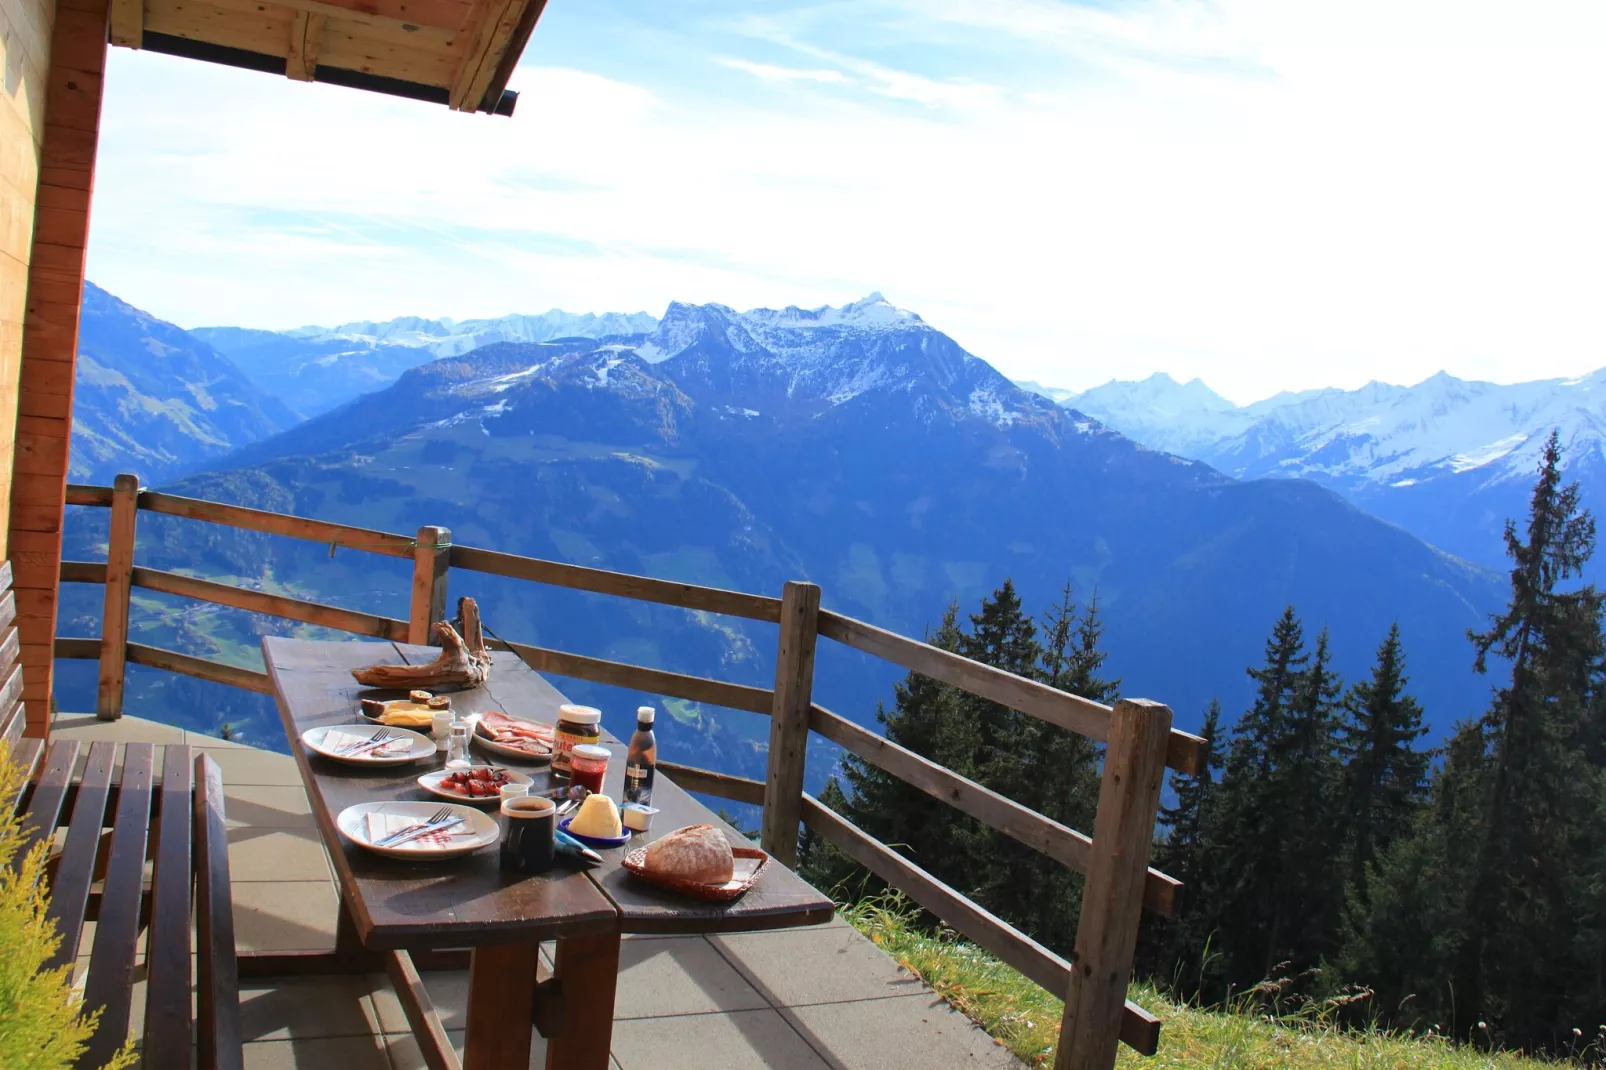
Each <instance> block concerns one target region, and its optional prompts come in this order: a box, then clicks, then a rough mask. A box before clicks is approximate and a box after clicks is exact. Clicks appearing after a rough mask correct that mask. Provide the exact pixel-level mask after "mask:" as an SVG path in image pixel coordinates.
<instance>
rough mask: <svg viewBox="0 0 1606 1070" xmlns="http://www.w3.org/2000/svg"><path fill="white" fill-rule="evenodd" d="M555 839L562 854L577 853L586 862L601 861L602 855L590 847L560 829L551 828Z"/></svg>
mask: <svg viewBox="0 0 1606 1070" xmlns="http://www.w3.org/2000/svg"><path fill="white" fill-rule="evenodd" d="M552 831H553V833H554V835H555V837H556V839H557V848H558V850H560V851H562V852H563V853H564V854H570V855H577V856H579V857H580V858H583V859H585V860H586V861H587V862H601V861H602V856H601V855H599V854H597V852H595V851H593V850H592V849H591V848H589V847H587V846H586V845H585V844H583V843H581V842H580V841H579V840H577V839H575V838H574V837H573V836H571V835H569V834H568V833H567V832H564V831H563V830H562V829H553V830H552Z"/></svg>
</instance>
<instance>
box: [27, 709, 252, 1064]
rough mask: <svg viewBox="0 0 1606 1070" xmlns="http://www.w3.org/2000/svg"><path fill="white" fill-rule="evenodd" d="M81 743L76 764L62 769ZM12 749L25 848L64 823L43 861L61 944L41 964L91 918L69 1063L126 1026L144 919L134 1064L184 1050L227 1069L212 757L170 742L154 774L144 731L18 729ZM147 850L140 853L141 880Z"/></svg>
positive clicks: (178, 1059)
mask: <svg viewBox="0 0 1606 1070" xmlns="http://www.w3.org/2000/svg"><path fill="white" fill-rule="evenodd" d="M119 752H120V753H119ZM80 756H82V763H81V767H82V768H81V773H78V775H76V776H75V770H76V769H77V767H79V765H80ZM16 757H17V758H18V759H19V760H21V761H22V762H24V763H25V764H28V765H35V766H36V767H37V770H38V771H37V774H36V776H35V777H34V778H33V780H32V781H31V783H30V784H29V785H28V787H27V788H26V789H25V791H24V795H23V798H22V799H20V800H16V803H17V805H19V807H20V812H21V814H22V817H23V831H24V835H25V838H26V839H25V843H26V847H25V849H27V848H31V847H32V845H33V844H34V843H37V842H38V841H39V840H41V839H43V838H46V837H50V836H53V835H54V833H55V830H56V829H57V828H65V829H66V830H67V832H66V837H65V840H64V842H63V843H62V845H61V848H60V851H59V853H56V854H55V855H54V856H53V857H52V859H51V863H50V873H51V886H50V905H49V908H48V916H49V917H50V919H51V920H52V921H53V922H55V925H56V931H57V932H58V933H60V934H61V946H60V947H59V948H57V950H56V955H55V957H54V959H53V960H52V961H51V962H50V963H49V965H50V966H61V965H65V964H67V963H71V962H73V961H74V959H75V957H76V956H77V953H78V947H79V941H80V937H81V936H82V934H83V927H84V923H85V922H86V921H93V922H95V935H94V941H93V944H92V945H91V948H90V953H89V969H88V973H87V975H86V977H85V981H84V1005H85V1006H86V1007H89V1008H95V1007H100V1008H104V1009H103V1010H102V1012H101V1018H100V1024H99V1027H98V1028H97V1029H96V1032H95V1035H94V1037H93V1038H92V1039H91V1041H90V1043H89V1047H88V1050H87V1051H86V1052H85V1053H84V1055H83V1057H82V1058H81V1059H80V1060H79V1066H82V1067H100V1066H101V1065H103V1064H104V1063H105V1062H106V1060H107V1059H108V1058H109V1057H110V1056H111V1055H112V1054H113V1053H114V1052H116V1051H117V1049H118V1048H119V1047H121V1045H122V1044H123V1041H124V1039H125V1038H126V1037H127V1036H128V1035H129V1032H130V1016H131V1010H132V1002H133V1000H132V997H133V990H134V984H135V982H136V981H138V980H139V979H140V976H141V972H142V971H141V970H140V969H139V966H138V964H137V963H136V956H137V952H138V948H139V938H140V934H141V932H144V933H145V934H146V935H147V942H146V954H145V962H144V970H143V976H144V980H145V1020H144V1022H143V1023H142V1025H141V1028H140V1035H141V1036H142V1037H143V1043H142V1047H141V1050H142V1053H143V1059H144V1066H146V1067H148V1068H152V1070H158V1068H159V1070H168V1068H169V1067H188V1066H190V1065H191V1053H192V1050H193V1052H194V1054H195V1057H196V1058H197V1059H198V1063H199V1066H200V1068H201V1070H238V1068H239V1067H241V1066H242V1063H243V1053H242V1050H241V1045H242V1036H241V1030H240V982H239V976H238V970H237V966H236V961H235V952H234V911H233V905H232V902H231V900H230V892H229V854H228V838H227V834H226V829H225V826H224V822H223V778H222V775H221V772H220V771H219V769H218V766H217V763H216V762H214V761H213V760H212V759H211V758H210V757H208V756H206V755H205V754H201V753H199V752H197V751H196V750H195V749H193V748H190V747H184V746H177V745H169V746H167V747H166V748H165V751H164V753H162V755H161V757H160V766H161V768H160V778H159V779H158V777H157V773H158V769H157V764H158V757H157V748H156V747H155V746H154V745H152V744H150V743H126V744H118V743H110V742H96V743H91V744H90V745H89V746H88V747H87V748H81V747H80V745H79V744H78V743H77V742H75V741H72V740H58V741H56V742H54V743H51V744H49V745H48V747H41V746H40V742H39V741H38V740H36V739H25V740H22V741H21V743H20V744H19V745H18V748H17V751H16ZM119 757H121V759H122V761H121V768H119V763H118V759H119ZM4 801H5V802H8V803H9V802H12V800H4ZM108 830H109V831H108ZM147 859H150V860H152V862H153V866H152V871H151V876H150V881H149V884H148V886H147V883H146V880H145V863H146V860H147ZM192 894H193V899H192ZM192 906H193V918H194V927H195V936H196V941H195V943H196V945H197V946H196V959H195V964H196V967H195V974H196V976H195V989H196V999H195V1008H196V1010H195V1014H194V1020H193V1022H192V1016H191V1002H190V950H191V942H190V925H191V917H192ZM192 1026H193V1027H196V1028H192Z"/></svg>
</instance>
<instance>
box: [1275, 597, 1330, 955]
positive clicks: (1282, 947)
mask: <svg viewBox="0 0 1606 1070" xmlns="http://www.w3.org/2000/svg"><path fill="white" fill-rule="evenodd" d="M1343 691H1344V682H1343V681H1342V680H1341V679H1340V678H1339V676H1338V674H1337V673H1336V672H1335V671H1334V670H1333V667H1332V652H1331V650H1330V649H1329V645H1328V634H1327V630H1326V629H1325V628H1324V629H1322V632H1321V634H1320V635H1318V636H1317V637H1316V649H1315V650H1314V651H1313V652H1312V654H1311V659H1310V666H1309V668H1307V669H1306V670H1305V672H1304V673H1303V674H1301V676H1300V679H1299V683H1298V685H1297V686H1296V688H1295V691H1294V701H1293V703H1292V704H1291V706H1290V709H1289V711H1288V716H1287V718H1286V719H1285V720H1284V722H1283V725H1284V732H1283V734H1282V736H1281V738H1280V739H1279V740H1278V746H1277V748H1276V749H1277V751H1278V757H1277V763H1276V768H1275V769H1274V771H1273V773H1272V778H1273V780H1272V783H1273V786H1274V788H1275V790H1274V792H1273V793H1272V797H1273V798H1274V799H1277V800H1280V801H1279V802H1277V803H1276V804H1275V805H1277V806H1278V807H1279V811H1278V814H1277V817H1278V818H1280V820H1278V821H1276V822H1275V824H1276V827H1277V828H1278V829H1279V832H1278V838H1279V842H1280V843H1281V846H1282V852H1283V864H1282V872H1283V874H1284V876H1283V879H1282V881H1281V882H1280V883H1279V886H1278V887H1277V888H1276V889H1275V890H1274V892H1273V896H1274V902H1275V904H1276V905H1275V907H1274V909H1273V913H1272V915H1271V919H1270V920H1271V936H1270V940H1269V944H1270V946H1271V956H1270V958H1271V959H1273V960H1275V961H1283V960H1288V961H1291V962H1292V963H1293V964H1294V967H1295V968H1296V969H1306V968H1309V967H1312V966H1315V965H1317V964H1319V963H1320V962H1321V961H1322V959H1324V958H1326V957H1327V956H1329V955H1330V954H1332V953H1333V952H1334V951H1335V950H1337V948H1338V945H1339V943H1340V934H1339V927H1340V923H1341V914H1342V910H1343V904H1344V878H1343V870H1342V864H1341V861H1340V854H1341V850H1342V845H1343V838H1344V814H1343V792H1342V789H1341V784H1342V779H1341V777H1342V770H1341V767H1340V764H1339V758H1338V707H1339V697H1340V696H1341V695H1342V694H1343Z"/></svg>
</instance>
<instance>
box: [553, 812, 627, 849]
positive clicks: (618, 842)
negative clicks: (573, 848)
mask: <svg viewBox="0 0 1606 1070" xmlns="http://www.w3.org/2000/svg"><path fill="white" fill-rule="evenodd" d="M573 820H574V818H573V817H572V816H570V817H566V818H564V819H563V820H562V821H559V822H558V828H560V829H562V830H563V831H564V832H567V833H568V834H569V835H571V836H573V837H574V838H575V839H577V840H579V841H580V842H581V843H586V844H590V845H591V846H592V847H623V846H624V845H625V844H627V843H629V842H630V830H629V829H625V834H624V835H623V836H582V835H580V834H579V833H578V832H576V831H574V830H573V829H571V828H570V827H569V822H571V821H573Z"/></svg>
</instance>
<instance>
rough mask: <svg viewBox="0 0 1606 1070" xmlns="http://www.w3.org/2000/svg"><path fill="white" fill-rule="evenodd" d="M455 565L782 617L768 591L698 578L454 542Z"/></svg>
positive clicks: (751, 616)
mask: <svg viewBox="0 0 1606 1070" xmlns="http://www.w3.org/2000/svg"><path fill="white" fill-rule="evenodd" d="M451 565H452V567H453V568H461V569H466V570H468V571H470V572H484V573H488V574H490V575H492V576H507V577H510V578H512V579H519V580H530V581H531V582H533V583H544V584H547V585H548V586H552V587H569V588H573V589H574V590H577V591H592V592H595V593H596V594H611V595H617V596H619V597H620V598H632V599H635V600H636V601H638V602H657V603H658V604H660V605H665V606H677V607H679V608H681V609H694V610H702V611H704V612H706V613H721V614H724V615H725V616H727V617H746V618H747V619H748V620H761V621H766V622H768V623H770V624H774V623H776V622H777V621H779V620H780V619H781V600H780V599H779V598H766V597H764V596H763V595H757V594H746V593H744V592H742V591H727V590H723V589H721V588H718V587H699V586H697V585H696V584H693V583H675V582H673V581H671V580H655V579H651V578H649V577H647V576H632V575H629V574H627V573H623V572H608V571H606V570H605V569H600V568H586V567H584V566H583V565H566V564H562V563H560V562H557V561H542V560H540V559H538V558H533V557H519V556H518V555H517V554H505V553H502V552H501V551H500V550H479V549H476V548H474V547H472V546H453V547H452V550H451Z"/></svg>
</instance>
